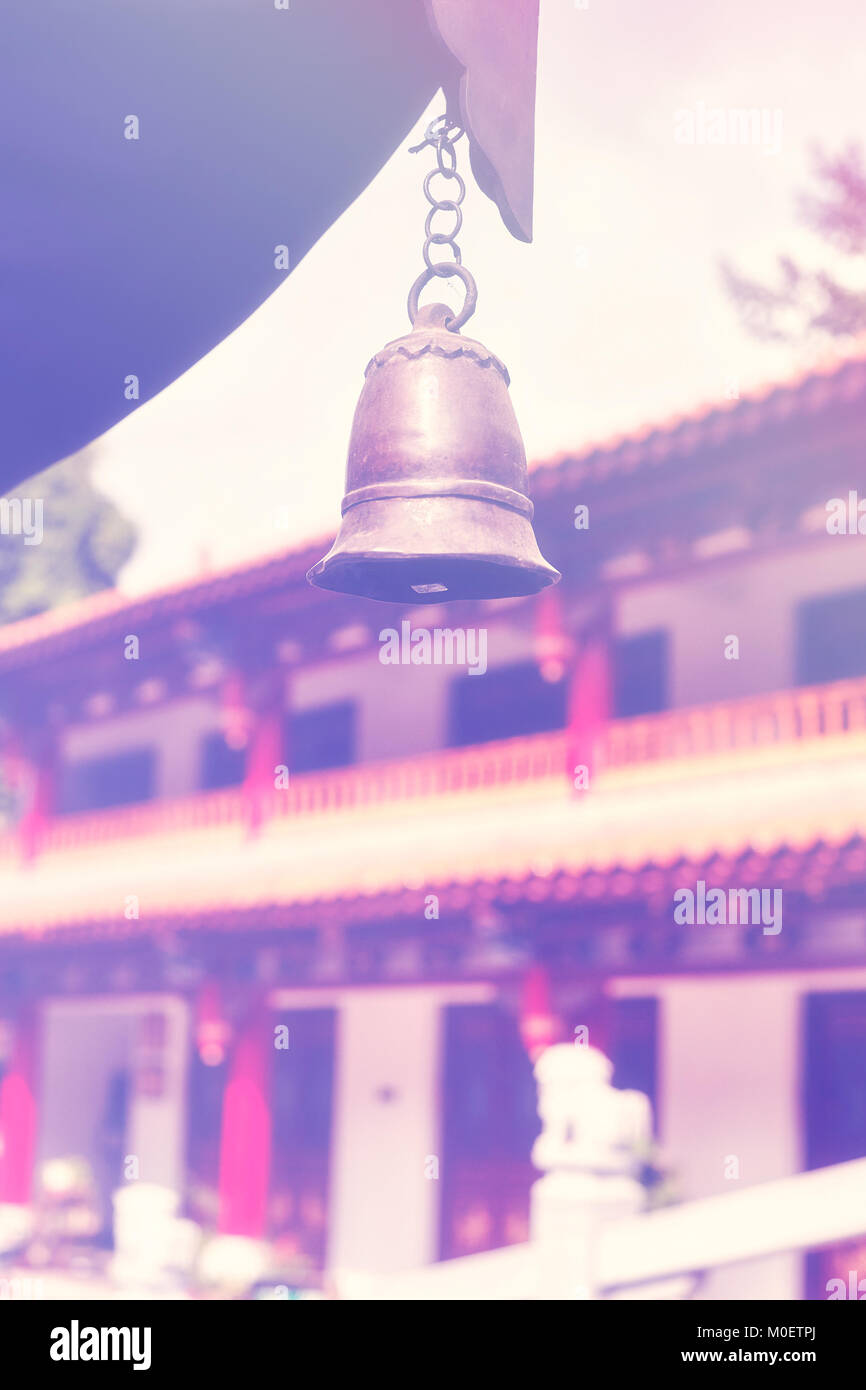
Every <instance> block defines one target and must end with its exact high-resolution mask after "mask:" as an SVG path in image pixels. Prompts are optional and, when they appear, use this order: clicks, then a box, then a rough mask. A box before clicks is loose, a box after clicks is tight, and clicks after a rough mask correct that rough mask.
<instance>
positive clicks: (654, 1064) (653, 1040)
mask: <svg viewBox="0 0 866 1390" xmlns="http://www.w3.org/2000/svg"><path fill="white" fill-rule="evenodd" d="M611 1033H612V1036H611V1042H610V1057H611V1061H612V1062H613V1085H614V1086H616V1087H617V1088H618V1089H619V1090H621V1091H643V1093H644V1095H645V1096H649V1098H650V1103H651V1105H652V1110H653V1123H654V1124H655V1125H656V1127H657V1126H658V1119H657V1114H656V1106H657V1095H656V1087H657V1077H658V1058H657V1052H658V1000H657V999H654V998H646V999H617V1000H614V1001H613V1005H612V1018H611Z"/></svg>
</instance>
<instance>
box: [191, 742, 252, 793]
mask: <svg viewBox="0 0 866 1390" xmlns="http://www.w3.org/2000/svg"><path fill="white" fill-rule="evenodd" d="M245 759H246V751H245V749H243V748H229V746H228V744H227V743H226V741H225V738H224V736H223V735H222V734H221V733H219V732H217V733H214V734H208V735H207V737H206V738H204V739H202V744H201V764H200V772H199V783H198V784H199V786H200V787H201V788H202V790H203V791H217V790H218V789H219V788H220V787H236V786H238V785H239V784H240V783H241V782H242V781H243V780H244V764H245Z"/></svg>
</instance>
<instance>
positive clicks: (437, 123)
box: [409, 116, 477, 332]
mask: <svg viewBox="0 0 866 1390" xmlns="http://www.w3.org/2000/svg"><path fill="white" fill-rule="evenodd" d="M465 133H466V132H465V131H464V129H463V127H462V126H460V125H457V124H456V123H455V122H454V121H451V120H449V118H448V117H447V116H437V117H436V119H435V120H433V121H431V122H430V124H429V125H428V127H427V129H426V131H425V132H424V139H423V140H422V141H421V143H420V145H413V146H412V147H411V148H410V151H409V153H410V154H417V153H418V152H419V151H420V150H423V149H426V148H427V146H428V145H432V146H433V147H434V149H435V150H436V168H435V169H431V170H430V172H429V174H427V175H426V176H425V179H424V197H425V198H426V199H427V202H428V203H429V204H430V211H429V212H428V214H427V217H426V219H425V221H424V234H425V241H424V248H423V251H422V255H423V257H424V264H425V266H426V267H427V269H426V270H425V271H423V272H422V274H421V275H420V276H419V277H418V279H417V280H416V282H415V284H414V285H413V286H412V290H411V292H410V295H409V317H410V319H411V320H412V322H413V323H414V321H415V314H417V312H418V295H419V294H420V292H421V290H422V289H423V288H424V286H425V285H426V284H429V282H430V280H431V279H432V278H433V277H434V276H436V277H437V278H440V279H447V278H448V277H449V276H451V275H456V276H458V277H459V279H461V280H462V281H463V284H464V287H465V289H466V300H465V302H464V305H463V308H462V310H461V311H460V313H459V314H457V315H455V317H454V318H453V319H449V320H448V324H447V327H448V328H449V329H451V330H452V331H455V332H456V330H457V329H458V328H460V327H462V325H463V324H464V323H465V322H466V320H467V319H468V318H469V317H470V315H471V314H472V313H473V312H474V310H475V300H476V297H477V291H476V288H475V281H474V280H473V279H472V276H471V275H470V274H469V271H468V270H466V269H465V268H464V266H463V257H462V254H461V251H460V247H459V246H458V245H457V236H458V235H459V233H460V228H461V227H462V226H463V211H462V208H461V206H460V205H461V203H462V202H463V199H464V198H465V196H466V184H465V183H464V182H463V179H462V178H461V177H460V175H459V174H458V172H457V154H456V151H455V149H454V146H455V145H456V144H457V141H458V140H460V139H462V137H463V136H464V135H465ZM437 174H438V175H441V176H442V178H444V179H446V180H447V181H448V184H454V185H456V186H455V187H454V189H453V190H452V191H453V195H454V196H453V197H451V198H445V197H441V198H437V197H436V196H435V194H434V193H433V191H432V189H431V184H432V181H433V179H435V178H436V176H437ZM442 192H443V193H444V192H445V189H444V188H443V190H442ZM437 212H438V213H449V214H450V215H451V216H452V217H453V219H454V225H453V227H451V229H450V231H438V232H437V231H434V229H433V219H434V217H435V216H436V214H437ZM434 246H436V247H439V246H450V247H451V250H452V252H453V255H454V259H453V260H450V261H441V260H436V261H434V260H433V259H432V255H431V248H432V247H434Z"/></svg>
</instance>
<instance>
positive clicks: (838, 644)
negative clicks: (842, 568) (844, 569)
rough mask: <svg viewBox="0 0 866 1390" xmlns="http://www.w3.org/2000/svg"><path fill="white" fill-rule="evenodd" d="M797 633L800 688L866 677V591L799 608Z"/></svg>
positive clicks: (811, 601)
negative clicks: (801, 686)
mask: <svg viewBox="0 0 866 1390" xmlns="http://www.w3.org/2000/svg"><path fill="white" fill-rule="evenodd" d="M796 629H797V657H796V660H797V684H798V685H820V684H822V683H824V682H825V681H842V680H848V679H849V678H850V677H852V676H863V675H866V589H850V590H847V591H846V592H845V593H842V594H828V595H826V597H824V598H813V599H807V600H806V601H805V602H803V603H800V604H798V606H797V618H796Z"/></svg>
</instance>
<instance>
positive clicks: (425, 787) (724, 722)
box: [0, 679, 866, 855]
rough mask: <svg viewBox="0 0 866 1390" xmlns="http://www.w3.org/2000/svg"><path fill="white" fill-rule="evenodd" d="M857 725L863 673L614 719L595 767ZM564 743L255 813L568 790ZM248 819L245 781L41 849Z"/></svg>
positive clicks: (483, 750)
mask: <svg viewBox="0 0 866 1390" xmlns="http://www.w3.org/2000/svg"><path fill="white" fill-rule="evenodd" d="M858 730H861V731H862V730H866V679H862V680H856V681H841V682H838V683H836V684H833V685H824V686H811V687H807V688H803V689H797V690H787V691H782V692H779V693H774V694H771V695H762V696H757V697H751V698H749V699H745V700H731V701H727V702H725V703H723V704H714V705H701V706H697V707H694V708H691V709H680V710H668V711H665V712H663V713H661V714H653V715H645V716H641V717H639V718H636V719H622V720H615V721H613V722H612V723H610V724H609V725H608V726H607V728H606V729H605V730H604V732H603V734H602V735H601V737H600V739H599V741H598V744H597V746H596V756H597V763H598V767H599V768H623V767H628V766H635V765H642V764H647V763H654V762H656V763H660V762H670V761H683V760H689V759H703V758H713V757H722V756H724V755H725V754H731V753H734V752H738V751H743V750H747V749H755V748H764V747H767V746H770V745H780V744H786V743H791V742H803V741H807V740H812V739H825V738H829V737H831V736H833V735H839V734H846V733H854V732H856V731H858ZM568 741H569V736H568V733H567V732H566V731H565V730H561V729H560V730H556V731H555V732H553V733H542V734H531V735H527V736H526V737H523V738H514V739H508V740H506V741H504V742H500V743H487V744H480V745H478V744H476V745H473V746H472V747H470V748H452V749H445V750H443V751H440V752H436V753H427V754H423V755H420V756H418V757H414V758H404V759H401V760H400V761H396V762H382V763H365V764H361V765H360V766H356V767H346V768H337V769H333V770H329V771H325V772H311V773H302V774H297V775H294V776H292V778H291V780H290V785H289V786H288V787H287V788H286V789H285V790H280V791H270V789H268V791H267V792H266V793H265V795H264V796H263V797H260V798H259V800H258V802H257V805H256V819H260V820H270V819H273V818H280V817H292V816H303V817H308V816H312V815H321V814H328V813H339V812H348V811H362V810H368V809H371V808H375V807H385V806H390V805H394V804H398V803H400V802H411V801H421V800H425V799H429V798H435V797H445V796H452V795H459V794H462V793H466V792H474V791H482V790H485V789H487V790H489V789H495V788H502V789H505V788H508V787H509V786H514V785H516V784H524V783H532V782H535V783H538V782H543V781H549V782H552V783H558V784H559V785H561V786H562V787H563V790H564V789H565V787H566V786H567V785H569V784H570V776H571V773H570V770H569V769H567V767H566V762H567V749H568ZM567 773H568V782H567V781H566V775H567ZM250 818H251V801H250V797H249V796H248V795H247V794H245V792H244V789H243V788H241V787H231V788H228V789H226V790H223V791H214V792H202V793H198V794H196V795H194V796H189V797H184V798H180V799H176V800H170V801H150V802H145V803H142V804H140V805H135V806H119V807H112V808H111V809H109V810H103V811H95V812H87V813H83V814H75V815H67V816H60V817H57V818H56V819H55V820H54V821H52V822H51V823H50V824H49V825H48V826H47V827H46V829H45V832H44V834H43V836H42V840H41V849H42V850H43V851H63V850H68V849H74V848H78V847H83V846H85V845H98V844H100V843H103V842H106V841H111V840H118V839H124V838H127V837H138V836H148V835H166V834H173V833H183V832H189V831H196V830H199V829H204V828H212V827H219V826H230V825H238V826H242V825H244V824H245V823H246V824H248V823H249V822H250ZM15 846H16V837H15V835H14V834H12V833H10V834H7V835H6V836H4V837H2V839H0V855H4V854H5V855H8V854H12V853H14V852H15Z"/></svg>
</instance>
